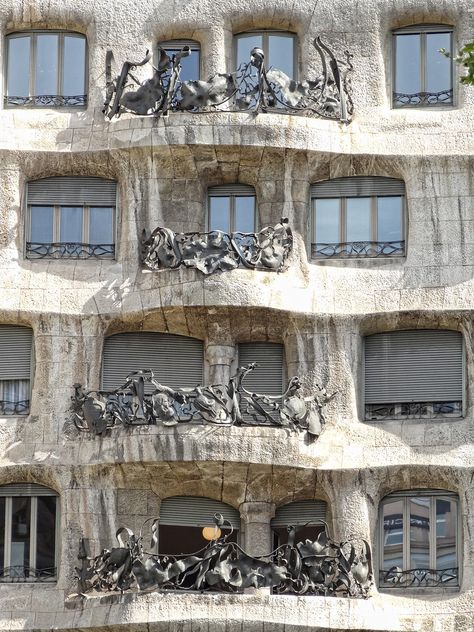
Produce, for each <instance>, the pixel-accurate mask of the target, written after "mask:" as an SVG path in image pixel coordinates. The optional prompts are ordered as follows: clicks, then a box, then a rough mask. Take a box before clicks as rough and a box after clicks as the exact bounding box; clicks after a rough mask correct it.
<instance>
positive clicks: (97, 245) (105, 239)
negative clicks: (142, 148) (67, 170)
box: [26, 176, 117, 259]
mask: <svg viewBox="0 0 474 632" xmlns="http://www.w3.org/2000/svg"><path fill="white" fill-rule="evenodd" d="M26 199H27V228H26V235H27V237H26V256H27V257H28V258H29V259H38V258H40V259H41V258H52V259H57V258H66V259H87V258H101V259H102V258H111V257H113V256H114V254H115V208H116V203H117V183H116V182H115V181H114V180H106V179H104V178H87V177H82V176H60V177H53V178H43V179H41V180H33V181H31V182H28V186H27V195H26Z"/></svg>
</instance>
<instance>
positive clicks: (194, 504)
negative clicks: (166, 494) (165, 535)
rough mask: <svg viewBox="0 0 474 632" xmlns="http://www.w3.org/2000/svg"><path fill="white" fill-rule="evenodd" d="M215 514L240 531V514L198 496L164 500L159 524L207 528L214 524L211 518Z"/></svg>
mask: <svg viewBox="0 0 474 632" xmlns="http://www.w3.org/2000/svg"><path fill="white" fill-rule="evenodd" d="M216 513H220V514H222V516H223V517H224V518H225V519H226V520H228V521H229V522H230V524H231V525H232V526H233V527H234V529H240V514H239V512H238V511H237V509H234V507H231V506H230V505H227V504H226V503H223V502H220V501H218V500H213V499H212V498H201V497H198V496H172V497H171V498H165V499H164V500H163V501H162V503H161V508H160V524H161V525H173V526H181V527H207V526H210V525H212V524H214V522H213V518H214V514H216Z"/></svg>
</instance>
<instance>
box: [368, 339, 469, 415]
mask: <svg viewBox="0 0 474 632" xmlns="http://www.w3.org/2000/svg"><path fill="white" fill-rule="evenodd" d="M462 344H463V343H462V336H461V334H460V333H459V332H457V331H447V330H430V329H424V330H410V331H393V332H389V333H383V334H375V335H372V336H367V338H366V339H365V402H366V404H396V403H404V402H450V401H462V392H463V351H462Z"/></svg>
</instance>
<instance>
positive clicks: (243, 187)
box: [207, 184, 255, 196]
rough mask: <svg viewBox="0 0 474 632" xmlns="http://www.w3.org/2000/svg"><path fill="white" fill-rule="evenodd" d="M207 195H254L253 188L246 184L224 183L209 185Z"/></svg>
mask: <svg viewBox="0 0 474 632" xmlns="http://www.w3.org/2000/svg"><path fill="white" fill-rule="evenodd" d="M207 193H208V195H209V196H220V195H222V196H227V195H250V196H253V195H255V189H254V188H253V187H251V186H248V185H247V184H224V185H221V186H217V187H209V189H208V190H207Z"/></svg>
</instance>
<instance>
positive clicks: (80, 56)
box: [62, 35, 86, 96]
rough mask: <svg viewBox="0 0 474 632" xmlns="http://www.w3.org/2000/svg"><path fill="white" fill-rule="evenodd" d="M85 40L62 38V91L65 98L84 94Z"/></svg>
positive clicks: (70, 37)
mask: <svg viewBox="0 0 474 632" xmlns="http://www.w3.org/2000/svg"><path fill="white" fill-rule="evenodd" d="M85 68H86V40H85V38H84V37H74V36H71V35H65V36H64V63H63V89H62V93H63V95H65V96H79V95H81V94H85V92H86V87H85Z"/></svg>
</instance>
